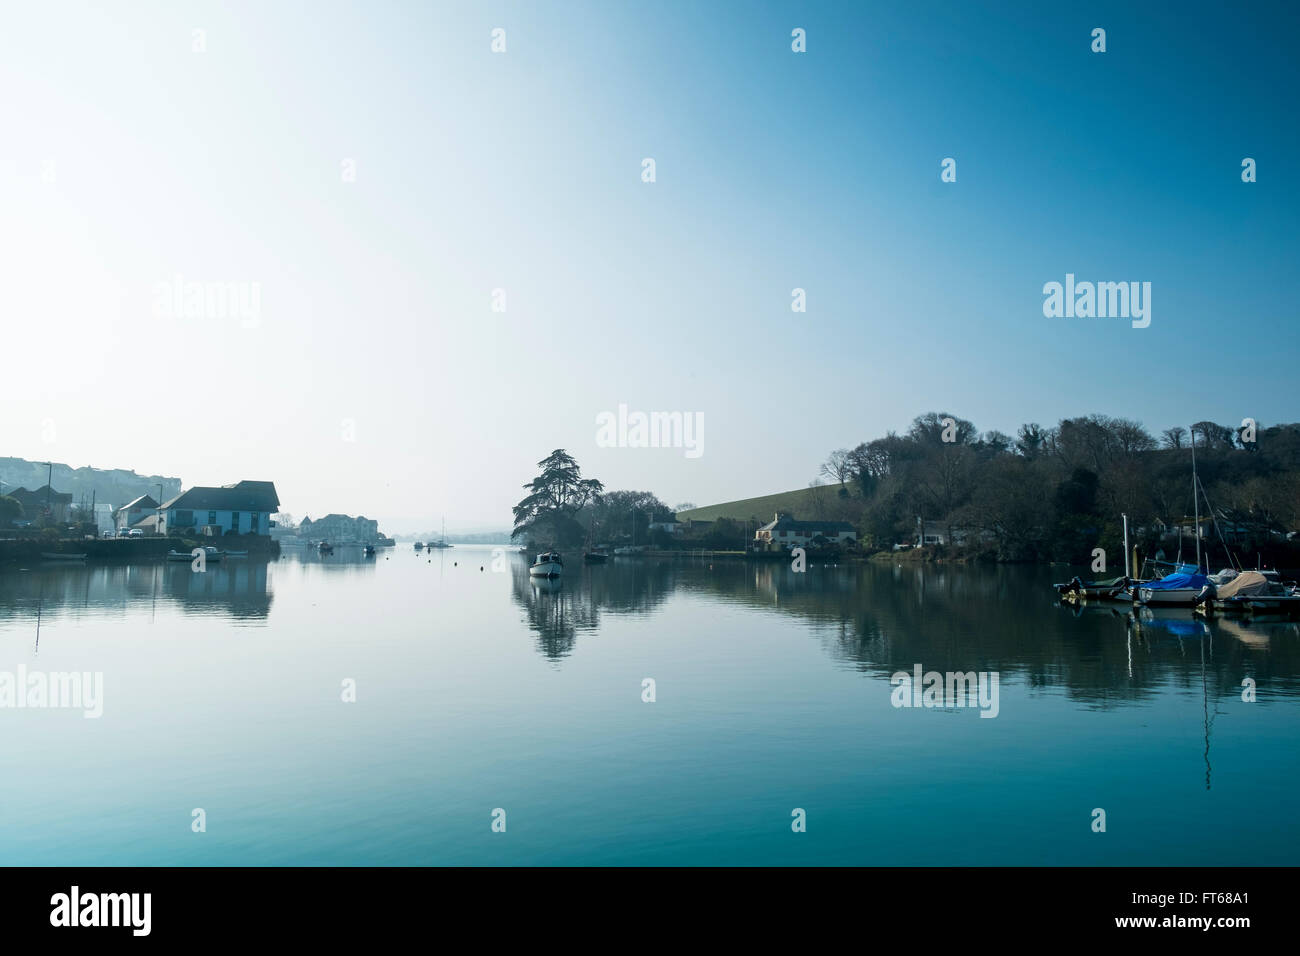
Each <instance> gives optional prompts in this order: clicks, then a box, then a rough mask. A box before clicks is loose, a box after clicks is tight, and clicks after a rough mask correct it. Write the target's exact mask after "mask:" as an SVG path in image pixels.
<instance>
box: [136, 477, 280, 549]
mask: <svg viewBox="0 0 1300 956" xmlns="http://www.w3.org/2000/svg"><path fill="white" fill-rule="evenodd" d="M279 510H280V498H279V496H278V495H277V494H276V493H275V483H274V482H270V481H241V482H237V483H236V484H233V485H223V486H221V487H220V488H209V487H206V486H202V485H196V486H195V487H193V488H191V489H190V490H189V491H183V492H181V493H180V494H179V495H177V496H176V497H175V498H173V499H171V501H167V502H164V503H163V505H162V509H161V514H162V517H161V520H160V521H159V532H160V533H161V534H186V533H188V534H203V535H209V536H216V535H223V534H265V535H269V534H270V533H271V523H272V522H271V515H273V514H275V513H276V512H277V511H279Z"/></svg>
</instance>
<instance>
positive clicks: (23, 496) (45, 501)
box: [5, 485, 72, 524]
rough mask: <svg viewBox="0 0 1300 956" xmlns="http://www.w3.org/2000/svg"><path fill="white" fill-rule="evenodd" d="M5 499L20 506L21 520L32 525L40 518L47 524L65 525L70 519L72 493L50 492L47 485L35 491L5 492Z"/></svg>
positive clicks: (17, 490)
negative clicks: (21, 508) (13, 501)
mask: <svg viewBox="0 0 1300 956" xmlns="http://www.w3.org/2000/svg"><path fill="white" fill-rule="evenodd" d="M5 497H7V498H13V499H14V500H15V501H17V502H18V503H19V504H20V505H22V506H23V517H22V520H24V521H29V522H31V523H32V524H38V523H39V522H40V519H42V518H45V519H46V523H48V524H67V523H68V520H69V519H70V518H71V517H72V493H71V492H58V491H51V490H50V486H49V485H42V486H41V487H39V488H37V489H36V490H35V491H28V490H27V489H26V488H15V489H14V490H12V491H6V492H5ZM47 507H48V508H49V512H48V513H47V512H46V508H47Z"/></svg>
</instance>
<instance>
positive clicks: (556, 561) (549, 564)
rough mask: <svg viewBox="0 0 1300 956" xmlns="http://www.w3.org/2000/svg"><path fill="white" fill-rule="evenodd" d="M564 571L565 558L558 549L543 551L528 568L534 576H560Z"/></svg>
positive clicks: (531, 575) (529, 572)
mask: <svg viewBox="0 0 1300 956" xmlns="http://www.w3.org/2000/svg"><path fill="white" fill-rule="evenodd" d="M563 573H564V559H563V558H561V557H560V552H558V551H543V552H542V553H541V554H539V555H538V556H537V557H536V558H535V559H534V560H533V564H532V566H531V567H530V568H529V569H528V574H529V576H530V577H534V578H558V577H559V576H560V575H561V574H563Z"/></svg>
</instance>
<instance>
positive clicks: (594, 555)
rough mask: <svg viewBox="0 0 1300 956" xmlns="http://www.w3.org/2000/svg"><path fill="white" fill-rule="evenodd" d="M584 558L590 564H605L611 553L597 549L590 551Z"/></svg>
mask: <svg viewBox="0 0 1300 956" xmlns="http://www.w3.org/2000/svg"><path fill="white" fill-rule="evenodd" d="M582 560H584V561H586V562H587V563H588V564H604V563H605V562H606V561H608V560H609V555H608V554H606V553H605V552H604V551H601V550H600V549H597V550H595V551H588V552H587V553H586V554H584V555H583V556H582Z"/></svg>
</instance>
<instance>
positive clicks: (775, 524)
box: [758, 514, 854, 534]
mask: <svg viewBox="0 0 1300 956" xmlns="http://www.w3.org/2000/svg"><path fill="white" fill-rule="evenodd" d="M758 530H759V531H804V532H807V533H809V534H817V533H821V534H825V533H827V532H832V533H834V534H839V533H840V532H841V531H853V530H854V529H853V525H851V524H850V523H849V522H847V521H796V520H795V519H794V518H793V517H792V516H791V515H786V514H778V515H777V516H776V519H775V520H773V521H769V522H768V523H767V524H765V525H763V527H761V528H759V529H758Z"/></svg>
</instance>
